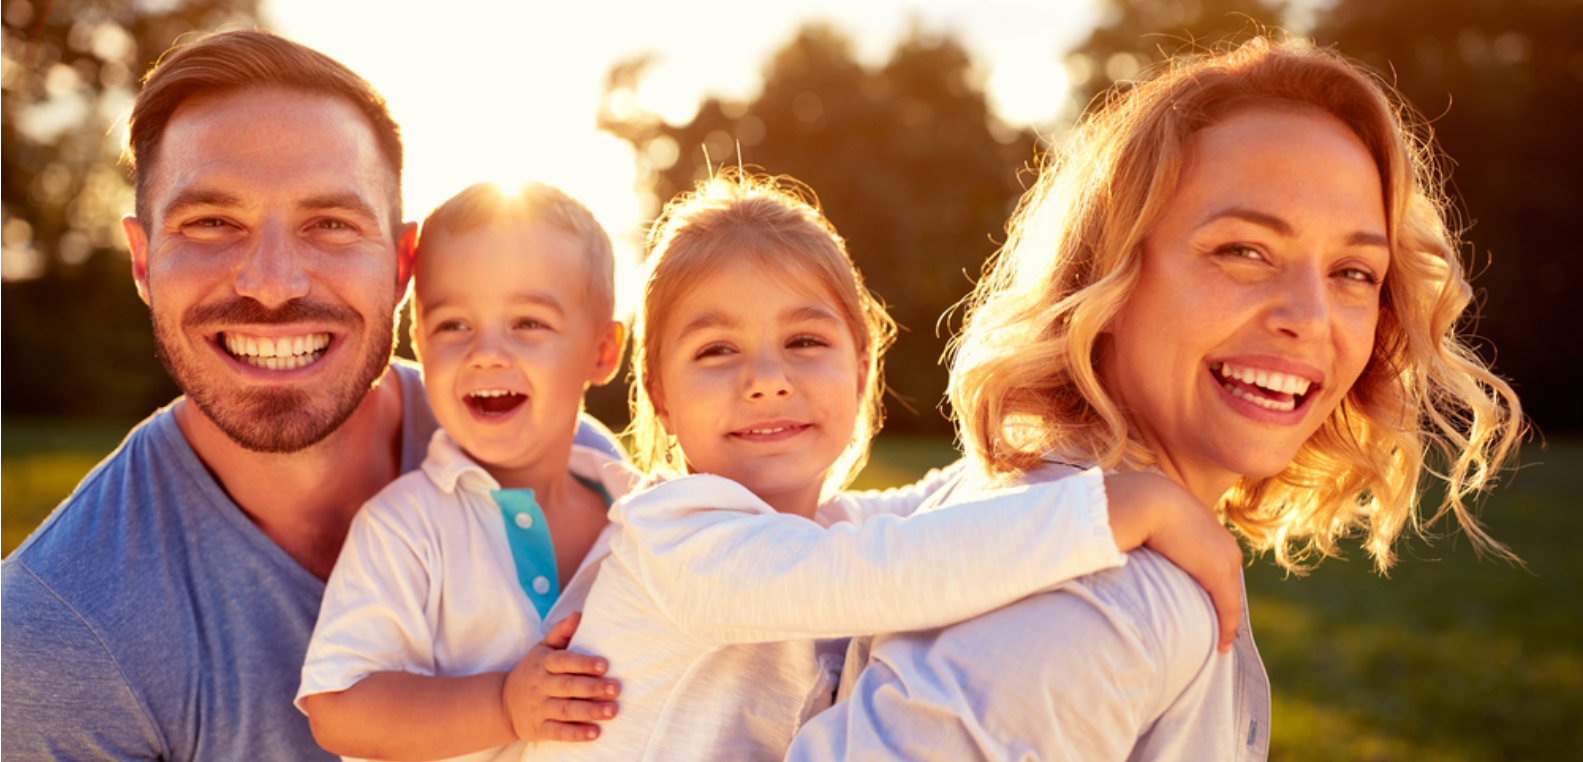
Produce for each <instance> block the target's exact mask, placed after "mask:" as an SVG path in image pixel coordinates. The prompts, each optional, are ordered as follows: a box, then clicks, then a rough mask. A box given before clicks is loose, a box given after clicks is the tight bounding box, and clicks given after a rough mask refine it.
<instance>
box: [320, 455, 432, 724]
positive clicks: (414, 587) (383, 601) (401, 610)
mask: <svg viewBox="0 0 1583 762" xmlns="http://www.w3.org/2000/svg"><path fill="white" fill-rule="evenodd" d="M392 486H395V485H392ZM388 491H389V490H387V492H388ZM410 498H411V496H410V495H386V494H380V495H376V496H375V497H374V499H373V500H372V501H370V502H369V503H368V504H367V505H365V506H363V508H362V510H359V511H358V512H357V517H356V518H354V519H353V520H352V527H351V530H350V532H349V533H348V535H347V538H346V544H345V545H344V546H343V547H342V549H341V556H340V558H339V559H338V560H337V561H336V563H335V570H334V571H332V572H331V573H330V579H329V582H327V583H326V585H325V590H324V602H323V603H322V604H321V605H320V608H319V620H318V624H317V625H315V626H314V629H313V637H312V638H311V639H310V640H309V642H308V653H307V656H306V658H305V661H304V663H303V665H302V684H301V686H300V687H299V688H298V689H297V698H296V701H295V703H296V705H297V708H298V709H301V708H302V699H303V697H305V696H311V695H314V694H316V693H331V692H335V691H343V690H346V689H347V688H350V687H352V686H353V685H355V684H356V683H357V682H358V681H360V680H362V679H363V678H365V677H367V676H369V675H371V674H373V673H375V672H387V671H392V670H400V671H405V672H412V673H414V674H419V675H433V674H434V628H433V626H432V624H431V621H430V616H429V608H430V607H429V605H428V604H429V597H430V595H429V593H430V591H431V590H432V589H435V586H434V585H433V584H431V582H432V580H431V576H430V571H429V570H430V569H431V568H432V564H431V562H432V560H433V559H432V558H430V557H428V552H429V544H428V543H427V542H425V541H424V539H423V538H424V537H425V536H426V535H427V532H425V529H424V525H423V522H422V519H421V511H418V510H404V509H412V508H415V507H416V506H412V505H405V503H408V502H412V501H411V500H410Z"/></svg>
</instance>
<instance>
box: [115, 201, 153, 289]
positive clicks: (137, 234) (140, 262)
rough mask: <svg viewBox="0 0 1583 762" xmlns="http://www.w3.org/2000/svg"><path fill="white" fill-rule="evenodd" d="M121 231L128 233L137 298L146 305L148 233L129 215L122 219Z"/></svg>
mask: <svg viewBox="0 0 1583 762" xmlns="http://www.w3.org/2000/svg"><path fill="white" fill-rule="evenodd" d="M121 230H122V231H123V232H125V233H126V245H127V248H130V249H131V250H132V282H133V283H135V284H136V285H137V296H138V298H139V299H142V300H143V303H144V304H150V302H149V300H148V232H147V231H145V230H143V223H141V222H138V221H137V217H135V216H133V215H130V214H128V215H127V216H125V217H122V218H121Z"/></svg>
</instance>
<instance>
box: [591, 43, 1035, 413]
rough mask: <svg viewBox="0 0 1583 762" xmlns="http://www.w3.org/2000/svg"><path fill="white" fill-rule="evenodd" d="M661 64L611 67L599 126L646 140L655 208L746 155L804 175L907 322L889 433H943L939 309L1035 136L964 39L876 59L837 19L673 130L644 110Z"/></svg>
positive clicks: (959, 280)
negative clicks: (753, 93) (862, 56)
mask: <svg viewBox="0 0 1583 762" xmlns="http://www.w3.org/2000/svg"><path fill="white" fill-rule="evenodd" d="M651 63H652V61H651V60H650V59H648V58H637V59H633V60H631V61H627V62H625V63H622V64H618V65H616V66H615V67H613V68H612V69H611V70H610V72H609V75H608V78H607V85H606V92H605V94H604V98H603V99H602V102H601V108H600V122H599V123H600V126H601V127H602V128H603V129H605V130H607V131H609V132H611V133H613V134H615V135H617V136H618V137H621V138H623V139H625V140H627V141H628V142H630V143H631V144H632V145H633V147H634V148H635V149H636V150H637V154H638V157H639V158H638V162H639V178H640V179H639V184H640V186H642V187H641V188H640V190H645V191H647V192H648V193H649V194H651V196H652V199H651V200H652V201H653V204H652V205H651V210H652V211H653V212H656V213H657V212H658V210H659V203H660V202H661V201H663V200H665V199H669V198H671V197H672V196H673V195H675V194H676V193H677V192H679V191H684V190H689V189H691V188H692V187H693V184H694V183H695V182H696V181H698V180H700V179H702V178H704V177H706V176H707V175H708V171H709V170H708V169H707V165H706V161H705V152H706V151H707V156H708V161H709V162H711V163H712V164H713V165H714V166H715V167H717V168H718V167H719V166H720V165H721V164H733V163H736V162H737V150H738V146H739V145H740V148H741V157H742V160H743V161H744V162H745V163H747V164H748V165H750V166H754V165H756V166H757V167H759V168H762V169H763V171H767V172H769V173H772V174H785V175H790V176H792V177H795V178H797V179H798V180H801V181H803V182H805V183H807V184H808V185H809V186H810V187H812V188H813V190H814V191H815V192H816V193H817V194H818V196H819V200H820V202H821V204H822V206H823V208H824V211H825V214H826V215H827V216H828V217H829V218H830V220H831V222H833V223H834V224H835V226H836V229H837V230H839V231H840V232H841V235H842V236H843V237H844V238H846V241H847V248H848V250H849V251H850V252H851V254H852V257H853V259H854V260H855V261H856V262H857V264H858V267H859V268H860V269H861V270H862V271H863V274H864V277H865V278H866V279H867V281H868V284H869V287H870V288H871V289H873V290H874V291H875V293H877V294H878V295H879V296H880V297H881V298H882V299H884V300H885V302H886V305H887V306H888V307H889V309H890V311H891V314H892V316H894V317H895V318H896V320H897V322H899V323H900V324H901V325H902V326H903V327H904V330H903V332H902V334H901V336H900V337H899V339H898V341H897V343H896V346H895V348H894V349H892V351H891V353H890V355H889V357H888V360H887V365H886V367H887V372H886V380H887V381H888V382H889V385H890V387H891V389H892V390H893V391H894V393H895V394H896V395H898V396H899V397H900V398H901V399H902V401H904V402H906V403H908V405H910V407H911V408H912V412H909V411H907V410H905V409H901V408H902V406H900V405H897V404H895V400H894V399H893V400H892V402H891V404H890V405H888V408H889V416H888V419H887V424H886V426H887V429H889V430H903V431H913V432H929V433H934V434H946V433H949V432H950V426H949V424H948V422H947V421H946V419H945V418H944V417H943V416H941V415H939V414H938V413H936V412H934V410H933V408H935V407H936V406H937V405H938V404H940V402H941V399H942V396H943V395H944V392H945V379H946V374H945V369H944V367H943V366H942V365H941V364H940V358H941V355H942V353H943V352H944V351H945V342H946V338H947V336H948V331H947V330H946V329H945V328H944V327H943V325H942V326H941V327H939V328H937V324H939V323H940V321H941V316H942V314H944V313H945V311H946V310H947V309H949V308H950V307H951V305H953V304H955V303H956V302H957V301H958V300H960V299H961V298H962V297H963V296H965V295H966V294H967V292H968V291H969V290H970V289H971V287H972V279H973V278H976V277H977V275H978V274H979V272H980V270H981V268H982V266H983V263H984V259H985V258H986V257H987V256H988V255H989V254H990V253H991V252H993V251H994V250H995V248H996V244H995V241H994V240H993V237H994V236H996V234H997V233H998V231H1002V230H1004V228H1005V223H1006V218H1007V217H1008V216H1009V214H1010V212H1011V209H1012V207H1013V205H1014V204H1015V202H1016V200H1017V198H1018V196H1019V195H1020V194H1021V191H1022V188H1021V186H1020V185H1019V178H1018V174H1019V169H1020V168H1021V167H1023V166H1024V165H1025V164H1027V163H1028V162H1029V160H1030V159H1031V158H1032V157H1033V147H1034V136H1033V134H1032V133H1030V132H1024V131H1019V130H1016V129H1012V128H1009V127H1006V126H1005V125H1002V124H1000V123H998V122H997V121H995V117H994V116H993V115H991V114H990V112H989V109H988V106H987V105H986V103H985V99H984V94H983V92H982V90H981V88H980V86H979V83H978V82H977V81H976V80H975V75H974V72H973V69H972V67H971V62H970V60H969V58H968V55H967V52H966V51H965V50H964V49H963V48H962V46H961V45H960V44H959V43H957V42H956V41H955V40H954V39H952V38H950V37H949V36H934V35H930V34H927V33H925V32H923V31H922V30H921V29H919V28H917V27H914V29H913V30H912V31H911V32H910V33H909V35H908V36H907V38H906V39H904V40H903V41H902V42H901V43H900V44H899V45H898V46H897V48H896V49H895V51H894V52H893V53H892V55H891V58H890V61H889V62H888V63H886V64H885V65H884V66H883V67H881V68H879V69H870V68H866V67H864V66H863V65H861V64H859V63H858V62H857V61H856V60H855V59H854V58H853V55H852V46H851V43H850V41H849V40H848V39H847V38H846V37H844V36H842V35H841V34H840V33H838V32H837V31H835V30H833V29H831V28H830V27H828V26H822V25H811V26H807V27H804V28H803V29H802V30H801V31H800V32H799V33H798V35H797V37H796V39H794V40H793V41H792V42H791V43H790V44H788V45H787V46H786V47H785V48H783V49H781V50H780V51H779V52H777V53H776V54H775V55H774V56H773V58H772V59H771V61H770V63H769V65H768V66H767V67H766V69H765V72H764V86H763V90H762V92H761V93H760V94H759V95H758V97H757V98H755V99H753V100H752V101H751V102H749V103H736V102H729V101H720V100H717V99H709V100H707V101H705V102H704V104H703V105H702V107H701V108H700V109H699V111H698V113H697V115H696V116H695V117H694V118H693V120H692V121H691V122H690V123H688V124H684V125H680V126H673V125H670V124H667V123H665V122H664V121H662V120H660V119H659V118H658V117H657V116H655V115H654V114H651V113H647V112H645V111H643V110H642V109H640V108H638V107H637V106H636V102H637V98H636V93H637V89H638V87H639V86H640V84H641V82H642V77H643V73H644V70H645V68H646V67H648V66H649V65H650V64H651Z"/></svg>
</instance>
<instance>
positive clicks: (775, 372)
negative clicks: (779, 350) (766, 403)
mask: <svg viewBox="0 0 1583 762" xmlns="http://www.w3.org/2000/svg"><path fill="white" fill-rule="evenodd" d="M748 373H749V374H750V375H749V378H748V384H747V396H748V398H749V399H755V400H757V399H766V398H769V397H790V396H791V393H792V386H791V379H790V378H788V377H787V376H786V369H785V368H784V367H782V365H781V362H780V360H779V359H778V358H775V357H773V356H768V355H766V356H763V357H761V358H759V360H758V361H757V362H754V363H752V364H751V365H750V366H749V369H748Z"/></svg>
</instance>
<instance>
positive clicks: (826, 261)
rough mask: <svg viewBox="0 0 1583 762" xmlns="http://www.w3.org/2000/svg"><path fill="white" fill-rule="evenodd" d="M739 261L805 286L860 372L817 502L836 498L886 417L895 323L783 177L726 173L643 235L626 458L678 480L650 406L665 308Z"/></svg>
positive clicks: (678, 469) (810, 205)
mask: <svg viewBox="0 0 1583 762" xmlns="http://www.w3.org/2000/svg"><path fill="white" fill-rule="evenodd" d="M736 259H747V260H748V261H751V262H753V263H754V264H755V265H757V266H759V267H762V268H765V269H766V270H768V271H770V272H776V273H778V274H786V275H793V276H795V277H799V278H808V279H812V280H813V281H814V282H817V283H819V284H820V285H822V286H823V287H824V290H825V291H826V293H827V294H828V295H829V296H830V297H831V298H832V299H833V300H834V302H835V306H836V307H837V310H838V311H839V313H840V315H841V318H842V320H843V321H844V322H845V323H846V326H847V329H848V330H849V331H851V333H852V338H853V340H854V341H853V343H854V344H856V346H857V351H858V353H859V356H860V358H861V359H862V360H863V361H864V362H865V363H866V365H867V381H866V383H865V385H864V388H863V390H862V393H863V398H862V403H861V404H860V405H859V410H858V420H857V425H856V426H855V427H854V430H853V432H852V441H851V443H850V444H848V445H847V448H846V450H845V451H843V452H842V453H841V457H840V458H839V459H838V460H837V461H836V463H835V465H833V466H832V467H831V469H830V475H829V477H828V478H826V480H825V487H824V497H826V498H828V497H829V496H830V495H831V494H832V493H834V492H835V491H837V490H840V489H843V488H845V487H846V485H847V484H848V483H850V482H851V480H852V477H854V476H856V475H857V473H858V471H860V470H862V468H863V464H864V462H865V461H867V459H868V446H869V442H870V440H872V439H873V438H874V434H875V433H877V432H878V431H879V427H880V423H881V421H882V419H883V417H884V407H883V405H882V404H881V400H880V390H881V389H883V388H884V380H883V378H882V369H883V367H884V364H883V362H882V357H883V356H884V354H885V349H886V348H887V347H889V346H890V343H891V342H892V341H893V340H895V337H896V324H895V322H894V321H892V320H891V318H890V315H889V314H887V313H886V312H885V307H884V306H883V305H882V304H880V302H879V300H878V299H876V298H875V297H874V295H873V294H871V293H869V290H868V289H867V288H866V287H865V286H864V285H863V276H862V275H861V274H860V273H858V271H857V268H856V267H854V266H853V264H852V259H851V257H849V256H848V255H847V252H846V244H845V243H844V242H843V241H842V240H841V236H840V235H839V234H837V233H836V230H835V227H834V226H832V225H831V224H830V222H829V220H826V219H825V217H824V214H823V213H822V212H821V211H820V210H819V201H818V198H817V197H816V196H814V194H813V191H811V190H809V189H808V188H807V187H806V186H804V185H802V184H801V183H799V182H797V181H796V180H793V179H791V178H789V177H769V176H765V175H754V174H750V173H747V172H742V171H737V170H732V169H727V170H722V171H721V172H720V173H719V174H718V175H716V176H715V177H714V178H712V179H709V180H705V181H702V182H700V183H698V186H697V187H696V188H695V189H693V191H692V192H691V193H683V194H681V195H678V196H677V197H676V198H674V199H672V200H671V202H670V203H669V204H666V206H665V211H664V212H663V213H662V214H661V215H660V218H659V219H658V220H655V222H654V228H653V230H652V231H651V232H650V234H649V256H648V261H647V263H646V269H647V277H646V278H645V279H644V284H643V295H642V302H641V304H640V305H639V306H638V314H637V320H636V324H635V325H634V326H633V357H632V373H633V380H634V383H633V384H632V387H631V395H632V399H631V405H632V425H631V426H630V427H629V428H628V429H627V433H628V435H629V436H630V437H631V442H632V455H633V459H634V460H635V461H636V463H637V465H638V467H639V468H641V469H643V470H645V471H649V472H662V473H672V474H675V473H682V472H685V470H686V466H685V460H684V457H683V455H682V452H681V449H680V448H679V447H678V446H677V444H676V441H675V440H674V439H673V438H671V437H670V436H669V435H668V434H667V433H666V431H665V427H664V426H663V425H661V423H660V420H659V416H658V413H657V412H656V410H655V407H654V395H655V392H656V390H657V387H658V385H659V379H660V373H659V369H660V364H661V362H662V361H663V358H662V357H661V355H660V340H661V337H662V336H663V335H664V333H665V328H666V324H667V321H668V320H669V319H670V318H671V311H670V308H671V307H672V306H674V305H675V304H677V303H678V302H679V301H680V300H681V299H683V298H684V297H685V296H686V295H687V293H688V291H689V289H691V288H692V287H693V285H694V284H696V283H698V282H699V281H700V280H702V279H703V278H706V277H708V275H709V273H711V272H713V271H715V270H718V269H720V268H721V267H723V266H724V265H725V264H726V263H727V262H730V261H732V260H736Z"/></svg>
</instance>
